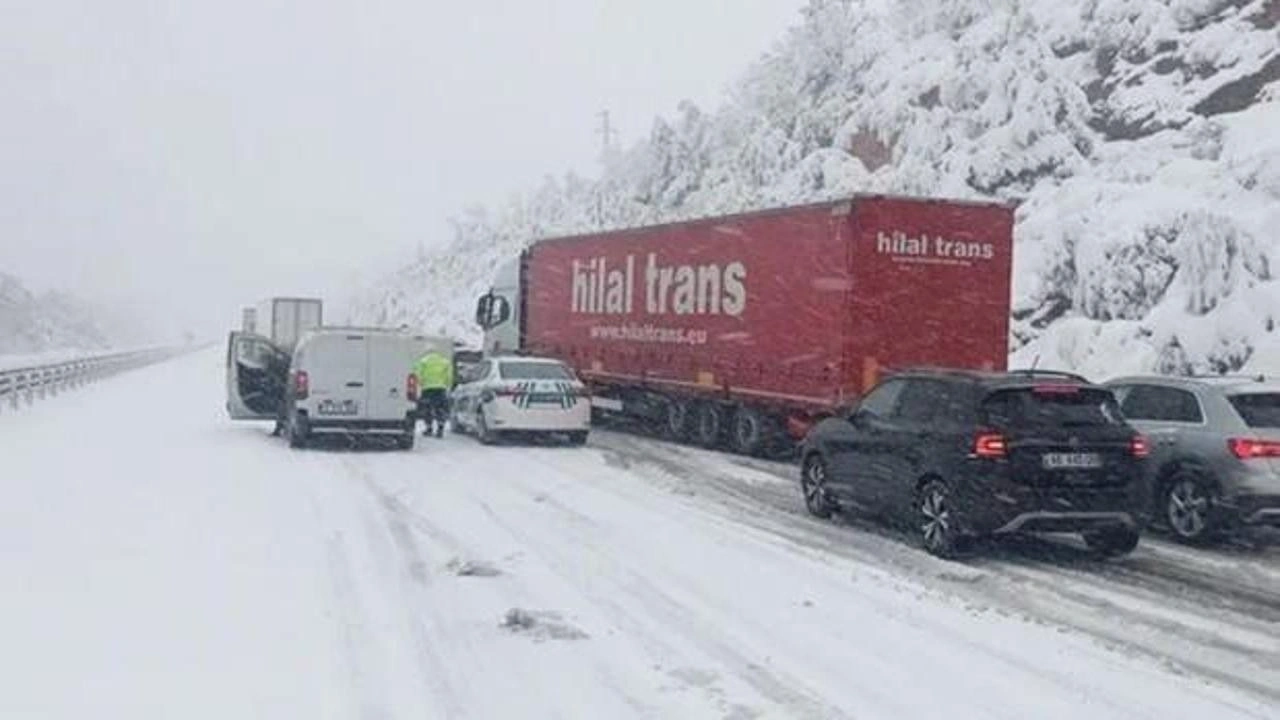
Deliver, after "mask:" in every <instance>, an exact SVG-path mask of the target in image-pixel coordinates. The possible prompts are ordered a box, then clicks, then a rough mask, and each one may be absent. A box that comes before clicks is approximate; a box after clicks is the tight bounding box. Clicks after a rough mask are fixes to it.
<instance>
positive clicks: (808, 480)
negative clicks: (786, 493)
mask: <svg viewBox="0 0 1280 720" xmlns="http://www.w3.org/2000/svg"><path fill="white" fill-rule="evenodd" d="M800 489H801V490H802V491H803V492H804V507H805V509H806V510H808V511H809V514H810V515H812V516H814V517H817V518H823V519H826V518H829V517H831V513H832V512H834V511H835V509H836V507H835V503H833V502H831V498H830V497H829V496H828V495H827V461H825V460H823V459H822V456H821V455H819V454H817V453H813V454H812V455H810V456H809V457H808V458H807V459H806V460H805V461H804V469H803V470H802V471H801V472H800Z"/></svg>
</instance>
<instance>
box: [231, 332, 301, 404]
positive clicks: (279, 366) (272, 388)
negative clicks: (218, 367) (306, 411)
mask: <svg viewBox="0 0 1280 720" xmlns="http://www.w3.org/2000/svg"><path fill="white" fill-rule="evenodd" d="M226 364H227V367H226V371H227V414H228V415H230V416H231V419H232V420H274V419H276V414H277V412H278V411H279V409H280V404H281V403H282V402H284V391H285V383H286V382H287V379H288V374H289V356H288V354H287V353H285V352H284V351H283V350H281V349H280V348H278V347H276V346H275V345H274V344H273V343H272V342H271V341H270V340H268V339H267V338H265V337H262V336H260V335H254V334H252V333H244V332H233V333H231V336H230V338H229V339H228V340H227V359H226Z"/></svg>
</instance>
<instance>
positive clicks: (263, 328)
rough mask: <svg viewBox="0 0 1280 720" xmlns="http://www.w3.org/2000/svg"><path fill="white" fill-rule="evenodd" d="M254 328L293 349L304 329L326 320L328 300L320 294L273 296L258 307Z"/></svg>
mask: <svg viewBox="0 0 1280 720" xmlns="http://www.w3.org/2000/svg"><path fill="white" fill-rule="evenodd" d="M253 315H254V322H253V326H254V329H253V330H250V331H249V332H252V333H254V334H257V335H261V336H262V337H265V338H267V339H268V340H270V341H271V342H272V343H274V344H275V345H276V347H279V348H281V349H284V350H292V348H293V346H295V345H297V344H298V340H299V339H300V338H301V337H302V335H303V333H305V332H306V331H308V330H311V329H313V328H318V327H320V326H321V325H323V324H324V303H323V302H322V301H321V300H319V299H316V298H289V297H277V298H269V299H267V300H263V301H262V302H260V303H258V306H257V308H255V311H254V314H253Z"/></svg>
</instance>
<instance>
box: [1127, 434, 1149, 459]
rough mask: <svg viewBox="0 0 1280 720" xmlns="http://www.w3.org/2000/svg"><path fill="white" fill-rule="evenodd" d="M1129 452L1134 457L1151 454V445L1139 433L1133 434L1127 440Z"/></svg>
mask: <svg viewBox="0 0 1280 720" xmlns="http://www.w3.org/2000/svg"><path fill="white" fill-rule="evenodd" d="M1129 454H1130V455H1132V456H1134V457H1136V458H1144V457H1147V456H1148V455H1150V454H1151V445H1150V444H1149V443H1148V442H1147V439H1146V438H1145V437H1143V436H1141V435H1134V436H1133V438H1132V439H1131V440H1129Z"/></svg>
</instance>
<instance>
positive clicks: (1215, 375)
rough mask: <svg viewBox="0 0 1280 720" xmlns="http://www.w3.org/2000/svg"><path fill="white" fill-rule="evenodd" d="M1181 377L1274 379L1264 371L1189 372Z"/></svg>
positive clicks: (1256, 380)
mask: <svg viewBox="0 0 1280 720" xmlns="http://www.w3.org/2000/svg"><path fill="white" fill-rule="evenodd" d="M1181 377H1185V378H1190V379H1192V380H1238V381H1248V382H1267V381H1268V380H1274V379H1276V378H1275V377H1274V376H1272V377H1267V375H1266V374H1265V373H1222V374H1219V373H1189V374H1187V375H1182V376H1181Z"/></svg>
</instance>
